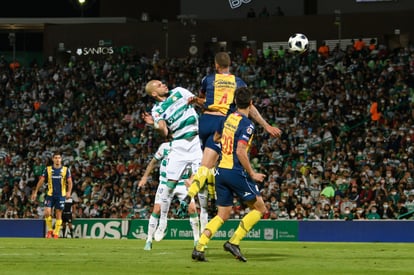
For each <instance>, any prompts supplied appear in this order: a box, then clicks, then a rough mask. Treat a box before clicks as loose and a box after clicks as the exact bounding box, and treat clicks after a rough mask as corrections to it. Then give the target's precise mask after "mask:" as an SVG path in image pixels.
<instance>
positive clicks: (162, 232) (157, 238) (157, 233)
mask: <svg viewBox="0 0 414 275" xmlns="http://www.w3.org/2000/svg"><path fill="white" fill-rule="evenodd" d="M166 233H167V232H166V230H162V229H160V228H159V227H158V228H157V230H155V233H154V240H155V241H156V242H159V241H161V240H162V239H164V237H165V235H166Z"/></svg>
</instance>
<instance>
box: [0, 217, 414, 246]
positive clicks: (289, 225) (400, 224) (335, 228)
mask: <svg viewBox="0 0 414 275" xmlns="http://www.w3.org/2000/svg"><path fill="white" fill-rule="evenodd" d="M238 224H239V221H238V220H229V221H228V222H226V223H225V224H224V225H223V226H222V227H221V228H220V230H219V231H218V232H217V233H216V235H215V239H217V240H226V239H228V238H229V237H230V236H232V235H233V233H234V230H235V229H236V228H237V226H238ZM73 225H74V237H75V238H88V239H146V237H147V232H146V230H147V227H148V220H122V219H76V220H74V221H73ZM44 235H45V225H44V221H43V220H31V219H17V220H6V219H1V220H0V237H33V238H42V237H44ZM192 238H193V236H192V230H191V228H190V224H189V221H188V220H186V219H185V220H170V221H168V229H167V232H166V236H165V239H189V240H191V239H192ZM245 239H246V240H251V241H255V240H256V241H282V242H283V241H301V242H402V243H404V242H414V221H413V220H409V221H382V220H375V221H367V220H363V221H334V220H323V221H292V220H288V221H274V220H262V221H260V222H259V223H258V224H257V225H256V226H255V227H254V228H253V229H252V230H251V231H250V232H249V233H248V234H247V236H246V238H245Z"/></svg>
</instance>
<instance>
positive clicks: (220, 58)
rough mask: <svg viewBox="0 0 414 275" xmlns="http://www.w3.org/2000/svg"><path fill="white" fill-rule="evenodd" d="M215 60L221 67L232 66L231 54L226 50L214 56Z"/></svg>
mask: <svg viewBox="0 0 414 275" xmlns="http://www.w3.org/2000/svg"><path fill="white" fill-rule="evenodd" d="M214 61H215V62H216V63H217V65H219V67H220V68H227V67H230V63H231V59H230V55H229V54H228V53H226V52H218V53H217V54H216V57H215V58H214Z"/></svg>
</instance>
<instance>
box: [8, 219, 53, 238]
mask: <svg viewBox="0 0 414 275" xmlns="http://www.w3.org/2000/svg"><path fill="white" fill-rule="evenodd" d="M44 236H45V222H44V221H43V220H33V219H0V237H1V238H43V237H44Z"/></svg>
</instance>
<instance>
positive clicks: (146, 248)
mask: <svg viewBox="0 0 414 275" xmlns="http://www.w3.org/2000/svg"><path fill="white" fill-rule="evenodd" d="M151 249H152V243H151V242H146V243H145V246H144V250H151Z"/></svg>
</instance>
